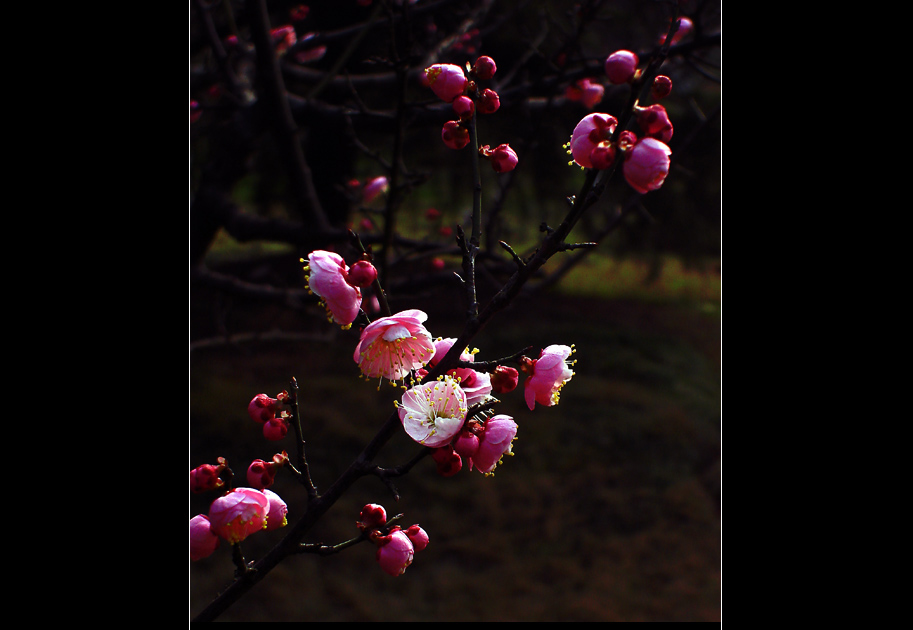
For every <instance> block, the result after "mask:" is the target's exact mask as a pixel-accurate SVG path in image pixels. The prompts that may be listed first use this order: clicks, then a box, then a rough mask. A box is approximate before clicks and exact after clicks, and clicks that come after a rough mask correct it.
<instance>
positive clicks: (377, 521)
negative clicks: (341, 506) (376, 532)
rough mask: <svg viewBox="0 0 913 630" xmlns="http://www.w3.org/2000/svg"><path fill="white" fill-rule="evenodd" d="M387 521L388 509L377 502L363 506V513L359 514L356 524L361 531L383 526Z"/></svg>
mask: <svg viewBox="0 0 913 630" xmlns="http://www.w3.org/2000/svg"><path fill="white" fill-rule="evenodd" d="M386 522H387V511H386V510H384V506H382V505H378V504H377V503H368V504H367V505H366V506H364V507H363V508H361V513H360V514H359V515H358V520H357V521H356V522H355V526H356V527H358V529H360V530H361V531H365V530H366V529H375V528H377V527H382V526H383V525H384V524H385V523H386Z"/></svg>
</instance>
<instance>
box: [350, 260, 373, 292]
mask: <svg viewBox="0 0 913 630" xmlns="http://www.w3.org/2000/svg"><path fill="white" fill-rule="evenodd" d="M375 280H377V269H376V268H375V267H374V265H372V264H371V263H370V262H368V261H367V260H359V261H358V262H356V263H354V264H353V265H352V266H351V267H349V276H348V277H347V278H346V282H348V283H349V284H351V285H352V286H353V287H359V288H361V289H364V288H366V287H369V286H371V284H373V283H374V281H375Z"/></svg>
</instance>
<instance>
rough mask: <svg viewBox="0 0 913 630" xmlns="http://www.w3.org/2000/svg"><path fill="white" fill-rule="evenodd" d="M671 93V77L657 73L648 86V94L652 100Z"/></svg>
mask: <svg viewBox="0 0 913 630" xmlns="http://www.w3.org/2000/svg"><path fill="white" fill-rule="evenodd" d="M671 93H672V79H670V78H669V77H667V76H666V75H664V74H660V75H657V76H656V78H654V79H653V85H652V86H650V96H651V97H652V98H653V100H654V101H659V100H662V99H664V98H666V97H667V96H669V94H671Z"/></svg>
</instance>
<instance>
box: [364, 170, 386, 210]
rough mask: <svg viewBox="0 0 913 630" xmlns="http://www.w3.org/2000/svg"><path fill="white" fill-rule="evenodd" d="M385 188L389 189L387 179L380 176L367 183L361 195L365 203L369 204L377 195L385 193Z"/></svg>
mask: <svg viewBox="0 0 913 630" xmlns="http://www.w3.org/2000/svg"><path fill="white" fill-rule="evenodd" d="M387 188H389V186H388V184H387V178H386V177H384V176H383V175H381V176H379V177H375V178H374V179H372V180H370V181H369V182H367V183H366V184H365V187H364V188H363V189H362V191H361V195H362V198H363V199H364V201H365V203H371V202H372V201H374V199H375V198H377V196H378V195H379V194H381V193H384V192H387Z"/></svg>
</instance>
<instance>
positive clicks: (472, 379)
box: [418, 337, 491, 406]
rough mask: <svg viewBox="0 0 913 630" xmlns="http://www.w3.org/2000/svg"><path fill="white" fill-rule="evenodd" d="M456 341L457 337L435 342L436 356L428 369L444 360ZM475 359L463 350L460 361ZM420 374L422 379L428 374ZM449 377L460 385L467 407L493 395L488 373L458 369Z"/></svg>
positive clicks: (450, 372)
mask: <svg viewBox="0 0 913 630" xmlns="http://www.w3.org/2000/svg"><path fill="white" fill-rule="evenodd" d="M455 341H456V338H455V337H449V338H447V339H437V340H435V342H434V356H433V357H432V358H431V361H429V362H428V365H427V368H428V369H431V368H433V367H434V366H435V365H437V364H438V362H439V361H440V360H441V359H443V358H444V355H446V354H447V353H448V352H449V351H450V348H451V347H452V346H453V343H454V342H455ZM474 358H475V357H474V356H473V354H472V353H471V352H469V350H463V352H462V353H460V361H466V362H470V361H473V360H474ZM418 374H419V376H420V377H422V378H424V376H425V374H427V372H426V371H424V370H419V373H418ZM447 375H448V376H451V377H453V378H454V379H456V380H457V382H458V383H459V385H460V389H462V390H463V393H465V394H466V405H467V406H471V405H474V404H476V403H479V402H482V401H483V400H485V398H487V397H488V395H489V394H491V375H490V374H488V373H487V372H478V371H476V370H473V369H471V368H464V367H457V368H453V369H452V370H449V371H448V372H447Z"/></svg>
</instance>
